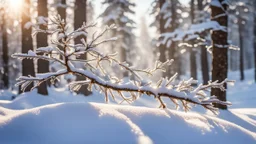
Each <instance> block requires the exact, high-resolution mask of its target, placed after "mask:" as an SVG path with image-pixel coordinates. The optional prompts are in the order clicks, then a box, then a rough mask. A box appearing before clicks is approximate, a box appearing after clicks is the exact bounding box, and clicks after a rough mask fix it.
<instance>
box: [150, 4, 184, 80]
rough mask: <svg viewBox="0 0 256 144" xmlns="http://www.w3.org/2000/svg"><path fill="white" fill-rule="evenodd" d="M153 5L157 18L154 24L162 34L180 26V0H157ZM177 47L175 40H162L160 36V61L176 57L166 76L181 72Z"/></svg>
mask: <svg viewBox="0 0 256 144" xmlns="http://www.w3.org/2000/svg"><path fill="white" fill-rule="evenodd" d="M153 6H154V7H153V11H152V14H154V15H156V19H155V22H154V23H153V24H152V25H154V26H156V27H157V29H158V31H159V33H160V35H163V34H166V33H170V32H173V31H175V30H176V29H177V28H178V27H179V19H180V17H181V13H178V12H177V10H181V9H182V6H181V4H180V3H179V1H178V0H155V1H154V5H153ZM156 22H159V23H156ZM176 47H177V43H176V42H175V41H168V42H162V37H160V38H159V52H160V58H159V59H160V61H161V62H162V61H165V60H166V59H175V62H174V64H173V65H174V66H173V67H169V68H167V72H166V73H165V74H164V76H168V77H170V76H171V75H173V74H174V72H175V71H178V73H181V67H180V59H179V57H180V56H179V54H178V53H177V52H176V51H177V50H176ZM166 54H168V55H166Z"/></svg>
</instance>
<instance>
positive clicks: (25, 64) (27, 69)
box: [19, 0, 35, 93]
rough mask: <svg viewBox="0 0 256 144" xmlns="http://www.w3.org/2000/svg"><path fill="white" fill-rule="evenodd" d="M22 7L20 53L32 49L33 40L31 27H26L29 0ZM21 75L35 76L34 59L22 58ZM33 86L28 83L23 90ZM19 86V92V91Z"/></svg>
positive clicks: (28, 20)
mask: <svg viewBox="0 0 256 144" xmlns="http://www.w3.org/2000/svg"><path fill="white" fill-rule="evenodd" d="M23 5H24V6H23V8H22V16H21V37H22V38H21V51H22V53H27V52H28V51H29V50H33V41H32V37H31V34H32V27H27V26H26V25H27V24H28V23H30V22H31V15H30V9H29V8H27V7H30V5H31V4H30V0H25V1H24V4H23ZM22 75H30V76H35V68H34V61H33V60H31V59H23V60H22ZM32 87H33V83H31V84H29V85H28V87H27V88H26V89H24V91H25V92H27V91H30V89H31V88H32ZM21 92H22V91H21V88H20V90H19V93H21Z"/></svg>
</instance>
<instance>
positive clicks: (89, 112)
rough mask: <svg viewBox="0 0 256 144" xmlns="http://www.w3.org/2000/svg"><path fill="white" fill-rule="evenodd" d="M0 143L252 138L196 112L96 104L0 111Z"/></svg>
mask: <svg viewBox="0 0 256 144" xmlns="http://www.w3.org/2000/svg"><path fill="white" fill-rule="evenodd" d="M0 114H1V115H0V143H3V144H15V143H19V144H23V143H24V144H25V143H26V144H30V143H31V144H32V143H37V144H40V143H42V144H45V143H52V144H57V143H63V144H65V143H76V144H82V143H83V144H84V143H123V144H133V143H143V144H151V143H162V144H165V143H208V144H211V143H212V144H215V143H222V142H225V143H233V144H239V143H247V144H250V143H251V144H253V143H255V141H256V134H255V133H253V132H251V131H249V130H246V129H244V128H242V127H240V126H238V125H236V124H234V123H230V122H227V121H225V120H221V119H218V118H214V117H210V116H204V115H200V114H197V113H184V112H178V111H174V110H160V109H154V108H145V107H134V106H117V105H106V104H97V103H86V102H85V103H75V102H70V103H59V104H52V105H46V106H41V107H36V108H32V109H27V110H11V109H6V108H3V107H0Z"/></svg>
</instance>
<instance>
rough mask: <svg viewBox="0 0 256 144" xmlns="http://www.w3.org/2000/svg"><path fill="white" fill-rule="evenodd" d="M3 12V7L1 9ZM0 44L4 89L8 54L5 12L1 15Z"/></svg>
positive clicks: (6, 83)
mask: <svg viewBox="0 0 256 144" xmlns="http://www.w3.org/2000/svg"><path fill="white" fill-rule="evenodd" d="M2 11H3V12H4V9H3V10H2ZM1 29H2V46H3V70H4V73H3V77H2V80H3V84H4V85H3V86H4V88H5V89H8V88H9V55H8V34H7V23H6V19H5V13H3V16H2V27H1Z"/></svg>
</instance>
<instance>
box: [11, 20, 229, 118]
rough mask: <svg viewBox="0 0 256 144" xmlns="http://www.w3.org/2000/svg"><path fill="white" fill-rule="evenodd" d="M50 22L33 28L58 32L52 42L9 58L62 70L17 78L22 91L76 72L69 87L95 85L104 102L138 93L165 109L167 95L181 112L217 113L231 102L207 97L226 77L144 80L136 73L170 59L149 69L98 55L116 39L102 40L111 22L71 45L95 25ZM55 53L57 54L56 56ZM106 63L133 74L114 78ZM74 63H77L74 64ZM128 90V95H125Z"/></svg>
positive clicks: (126, 99)
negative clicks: (201, 80) (73, 27)
mask: <svg viewBox="0 0 256 144" xmlns="http://www.w3.org/2000/svg"><path fill="white" fill-rule="evenodd" d="M50 21H51V22H50V25H54V26H55V27H54V28H52V29H50V28H49V29H48V28H47V29H40V28H39V27H38V26H36V27H35V29H36V33H37V32H44V33H49V34H51V35H56V34H57V35H58V36H57V38H56V37H55V38H56V39H54V37H52V45H51V46H46V47H41V48H38V49H37V50H35V51H29V52H28V53H26V54H24V53H23V54H21V53H16V54H13V55H12V57H14V58H18V59H34V60H37V59H42V60H46V61H51V62H56V63H59V64H60V65H61V66H62V69H61V70H59V71H57V72H49V73H42V74H37V75H36V76H35V77H33V76H21V77H19V78H18V79H17V81H18V83H17V86H21V89H22V90H25V89H26V88H27V86H28V85H30V84H31V83H34V87H33V88H32V89H34V88H36V87H37V86H39V85H40V84H41V83H43V82H46V81H48V80H50V81H51V82H52V83H54V82H55V80H57V79H58V77H60V76H62V75H66V74H73V75H80V76H83V77H85V79H86V80H84V81H74V82H72V83H70V84H69V87H70V90H72V91H77V90H79V89H80V88H81V86H82V85H87V84H88V89H89V90H92V88H96V89H98V90H100V91H102V92H103V93H104V95H105V100H106V102H108V101H109V98H112V99H113V100H114V101H116V97H117V96H119V97H120V98H121V99H122V101H121V102H120V103H123V102H127V103H132V102H133V101H135V100H137V99H138V98H139V97H140V96H142V94H146V95H148V96H153V97H154V98H155V99H157V100H158V101H159V103H160V108H166V104H165V102H164V101H163V98H169V99H170V101H171V102H173V103H174V104H175V105H176V108H178V107H179V106H180V105H181V106H182V107H183V109H184V110H185V111H188V110H190V108H191V105H200V106H202V107H204V108H205V109H207V110H210V111H212V112H213V113H215V114H217V113H218V109H217V108H215V107H214V104H222V105H231V103H230V102H224V101H220V100H218V99H217V97H216V96H209V95H208V94H207V91H208V90H209V89H210V88H212V87H213V88H219V89H221V90H223V91H225V87H224V85H225V84H226V83H229V82H233V81H229V80H224V81H223V82H218V81H214V82H211V81H209V83H208V84H207V85H202V84H200V85H199V86H197V87H196V88H195V87H194V84H195V83H197V81H195V80H193V79H192V78H191V79H189V80H182V81H180V82H179V83H178V84H177V83H176V82H175V80H176V77H177V75H178V74H175V75H173V76H172V77H171V78H169V79H168V78H161V79H160V80H159V81H158V82H157V83H152V82H145V81H144V80H143V79H142V78H141V76H140V74H139V73H146V74H148V75H153V74H154V73H155V72H156V71H158V70H161V71H164V67H166V65H170V64H171V63H172V62H173V60H168V61H166V62H165V63H162V62H159V61H157V62H156V63H155V67H154V68H153V69H146V70H138V69H134V68H132V67H130V66H129V65H128V64H127V63H126V62H119V61H118V60H117V59H116V58H115V55H116V54H102V53H101V52H99V51H98V48H99V46H101V45H102V44H104V43H106V42H110V41H115V40H116V38H110V39H106V40H102V36H103V35H104V34H105V33H106V32H107V31H109V30H111V29H113V28H115V26H114V25H111V26H107V27H106V28H105V29H104V30H103V31H100V32H95V33H94V34H93V35H92V37H91V39H89V38H88V40H87V41H86V40H84V39H82V40H81V43H80V44H75V45H74V44H71V41H72V40H73V39H75V38H76V37H77V36H78V35H79V34H82V35H84V34H88V32H87V30H88V29H89V28H92V27H95V26H96V24H95V23H92V24H89V25H86V24H85V23H84V24H83V25H82V26H81V28H79V29H77V30H74V31H72V32H68V29H67V24H66V23H65V21H63V20H61V18H60V17H59V16H58V17H55V18H54V19H52V20H50ZM83 54H88V55H90V56H91V58H90V59H87V60H84V59H79V56H81V55H83ZM56 55H58V57H56ZM103 62H104V64H105V63H106V62H109V65H115V66H116V65H117V66H119V67H120V68H122V69H124V70H126V71H128V72H130V73H131V74H132V75H134V79H133V80H129V81H127V82H124V80H123V79H118V78H117V77H115V76H111V75H110V74H108V73H107V72H106V70H105V69H104V67H103ZM77 63H80V65H78V64H77ZM81 63H82V64H84V66H85V68H79V67H78V66H81ZM124 93H128V94H129V96H127V94H124Z"/></svg>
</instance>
